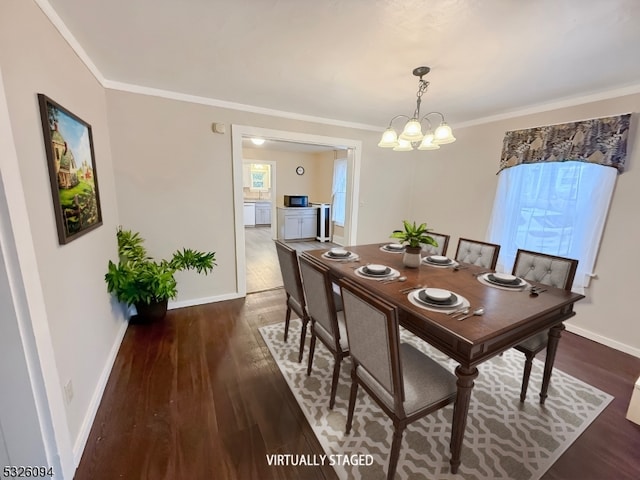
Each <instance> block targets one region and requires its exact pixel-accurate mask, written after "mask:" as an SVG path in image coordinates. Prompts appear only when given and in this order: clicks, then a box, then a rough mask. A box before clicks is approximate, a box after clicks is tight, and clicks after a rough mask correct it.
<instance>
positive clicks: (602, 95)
mask: <svg viewBox="0 0 640 480" xmlns="http://www.w3.org/2000/svg"><path fill="white" fill-rule="evenodd" d="M34 1H35V3H36V4H37V5H38V6H39V7H40V9H41V10H42V11H43V13H44V14H45V15H46V16H47V17H48V18H49V20H50V21H51V23H52V24H53V26H54V27H55V28H56V29H57V30H58V31H59V32H60V35H62V37H63V38H64V39H65V40H66V42H67V43H68V44H69V46H70V47H71V48H72V49H73V51H74V52H75V53H76V54H77V55H78V57H79V58H80V60H81V61H82V62H83V63H84V64H85V65H86V67H87V68H88V69H89V71H90V72H91V73H92V74H93V76H94V77H95V78H96V80H97V81H98V82H99V83H100V84H101V85H102V86H103V87H104V88H108V89H110V90H118V91H123V92H129V93H137V94H140V95H149V96H154V97H161V98H167V99H170V100H178V101H182V102H188V103H196V104H200V105H208V106H212V107H219V108H228V109H231V110H239V111H242V112H250V113H256V114H261V115H269V116H273V117H281V118H288V119H292V120H300V121H304V122H312V123H320V124H324V125H333V126H337V127H345V128H354V129H358V130H367V131H372V132H381V131H383V130H384V129H385V128H386V127H384V126H375V125H369V124H365V123H356V122H347V121H343V120H336V119H331V118H324V117H315V116H313V115H303V114H300V113H294V112H287V111H284V110H276V109H271V108H264V107H258V106H256V105H247V104H243V103H235V102H228V101H225V100H218V99H215V98H209V97H200V96H197V95H189V94H185V93H180V92H173V91H169V90H161V89H157V88H151V87H145V86H141V85H133V84H129V83H124V82H118V81H114V80H108V79H106V78H105V77H104V75H102V72H100V70H99V69H98V67H96V65H95V64H94V63H93V61H92V60H91V58H90V57H89V55H88V54H87V52H85V50H84V49H83V48H82V46H81V45H80V43H79V42H78V41H77V40H76V38H75V37H74V36H73V34H72V33H71V31H70V30H69V29H68V28H67V26H66V25H65V23H64V22H63V21H62V19H61V18H60V17H59V16H58V14H57V13H56V11H55V10H54V9H53V7H52V6H51V4H50V3H49V2H48V0H34ZM636 93H640V84H635V85H629V86H626V87H620V88H614V89H611V90H603V91H600V92H595V93H591V94H588V95H581V96H577V97H568V98H563V99H558V100H554V101H551V102H546V103H540V104H535V105H530V106H528V107H525V108H522V109H517V110H510V111H506V112H504V113H499V114H497V115H490V116H487V117H480V118H476V119H473V120H468V121H464V122H460V123H455V124H453V125H454V126H455V128H466V127H472V126H476V125H482V124H486V123H492V122H499V121H501V120H508V119H511V118H516V117H522V116H525V115H532V114H536V113H543V112H548V111H551V110H557V109H560V108H567V107H575V106H577V105H582V104H585V103H592V102H597V101H600V100H609V99H612V98H616V97H622V96H625V95H633V94H636Z"/></svg>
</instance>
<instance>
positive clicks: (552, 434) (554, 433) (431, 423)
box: [260, 319, 613, 480]
mask: <svg viewBox="0 0 640 480" xmlns="http://www.w3.org/2000/svg"><path fill="white" fill-rule="evenodd" d="M283 332H284V325H283V324H273V325H267V326H264V327H261V328H260V333H261V334H262V337H263V338H264V340H265V342H266V344H267V346H268V347H269V350H270V351H271V354H272V355H273V358H274V359H275V361H276V363H277V364H278V367H279V368H280V371H281V372H282V374H283V375H284V377H285V379H286V381H287V383H288V385H289V387H290V388H291V391H292V392H293V394H294V396H295V398H296V400H297V401H298V404H299V405H300V408H301V409H302V411H303V412H304V414H305V416H306V417H307V420H308V421H309V423H310V425H311V427H312V428H313V431H314V432H315V434H316V435H317V437H318V439H319V441H320V443H321V445H322V446H323V448H324V451H325V453H326V458H323V457H324V456H320V455H317V456H301V455H297V452H284V453H285V454H288V455H284V456H281V457H279V458H276V457H269V458H268V459H267V461H269V462H271V463H273V462H280V464H286V462H289V464H296V465H300V464H302V465H309V468H313V465H314V464H315V465H318V464H321V463H322V464H324V463H326V464H330V465H332V466H333V468H334V469H335V471H336V472H337V474H338V476H339V477H340V478H342V479H366V480H373V479H383V478H386V470H387V461H388V458H389V451H390V449H391V439H392V434H393V425H392V423H391V421H390V420H389V418H388V417H387V416H386V415H385V414H384V412H383V411H382V410H381V409H380V408H379V407H378V406H377V405H376V404H375V403H374V402H373V401H372V400H371V398H370V397H369V396H368V395H367V394H366V393H365V392H364V391H363V389H362V388H360V389H359V394H358V400H357V402H356V409H355V414H354V421H353V428H352V430H351V433H350V434H349V435H345V433H344V427H345V422H346V417H347V407H348V402H349V388H350V385H351V379H350V370H351V361H350V359H349V358H346V359H345V360H344V361H343V362H342V369H341V372H340V381H339V385H338V392H337V396H336V404H335V407H334V409H333V411H331V410H329V391H330V387H331V372H332V368H333V358H332V357H331V355H330V353H329V352H328V350H327V349H326V348H325V346H324V345H323V344H322V343H321V342H319V341H318V342H316V353H315V357H314V366H313V371H312V373H311V376H310V377H307V375H306V362H307V360H308V356H307V354H308V351H309V350H308V343H309V336H310V335H309V334H307V348H306V350H305V356H304V359H303V361H302V363H297V356H298V353H297V351H298V350H297V344H298V342H297V340H296V339H299V338H300V333H299V332H300V322H299V320H297V319H296V320H293V319H292V321H291V326H290V331H289V342H288V343H284V341H283ZM401 340H402V341H403V342H408V343H411V344H413V345H415V346H416V347H417V348H419V349H420V350H422V351H424V352H426V353H427V354H429V355H430V356H431V357H432V358H433V359H434V360H436V361H438V362H440V363H441V364H442V365H445V366H446V367H447V368H448V369H449V370H450V371H452V372H453V370H454V369H455V367H456V363H455V362H454V361H452V360H450V359H449V358H448V357H446V356H445V355H443V354H441V353H440V352H438V351H437V350H435V349H433V348H432V347H430V346H429V345H428V344H426V343H425V342H423V341H421V340H420V339H418V338H417V337H415V336H413V335H412V334H411V333H409V332H407V331H405V330H403V329H401ZM561 345H562V343H561ZM523 362H524V356H523V355H522V354H520V353H519V352H516V351H514V350H513V349H512V350H509V351H507V352H505V353H504V355H502V356H499V357H496V358H494V359H492V360H490V361H488V362H485V363H483V364H481V365H480V366H479V367H478V370H479V371H480V375H479V376H478V378H477V379H476V382H475V387H474V389H473V392H472V398H471V405H470V407H469V415H468V419H467V428H466V431H465V437H464V444H463V450H462V463H461V465H460V468H459V470H458V474H456V475H454V474H451V473H450V470H449V458H450V454H449V441H450V438H451V417H452V414H453V406H451V405H450V406H448V407H445V408H443V409H440V410H438V411H437V412H435V413H433V414H432V415H428V416H427V417H424V418H422V419H421V420H418V421H416V422H414V423H412V424H410V425H409V426H408V427H407V429H406V430H405V432H404V437H403V441H402V447H401V450H400V458H399V460H398V469H397V473H396V478H399V479H425V478H428V479H464V480H470V479H491V480H497V479H505V480H507V479H508V480H536V479H539V478H540V477H541V476H542V474H544V472H545V471H546V470H547V469H548V468H549V467H550V466H551V465H552V464H553V463H554V462H555V461H556V460H557V459H558V458H559V457H560V455H562V453H563V452H564V451H565V450H566V449H567V448H568V447H569V446H570V445H571V443H572V442H573V441H575V439H576V438H578V436H579V435H580V434H581V433H582V432H583V431H584V430H585V429H586V428H587V427H588V426H589V424H590V423H591V422H592V421H593V420H594V419H595V418H596V417H597V416H598V415H599V414H600V412H602V411H603V410H604V408H605V407H606V406H607V405H608V404H609V402H611V400H612V399H613V397H612V396H611V395H609V394H607V393H604V392H602V391H600V390H598V389H596V388H593V387H591V386H590V385H587V384H586V383H584V382H582V381H580V380H578V379H576V378H573V377H571V376H569V375H567V374H565V373H563V372H561V371H559V370H557V369H554V372H553V376H552V379H551V384H550V386H549V396H548V398H547V401H546V403H545V405H544V406H542V405H540V403H539V402H538V392H539V391H540V384H541V382H542V368H543V362H542V361H539V360H536V361H535V362H534V366H533V370H532V372H531V380H530V383H529V392H528V395H527V396H528V398H527V401H526V402H525V403H524V404H521V403H520V401H519V397H520V382H521V379H522V369H523Z"/></svg>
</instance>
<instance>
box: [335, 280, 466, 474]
mask: <svg viewBox="0 0 640 480" xmlns="http://www.w3.org/2000/svg"><path fill="white" fill-rule="evenodd" d="M340 285H341V287H342V301H343V303H344V312H345V322H346V326H347V334H348V336H349V347H350V349H351V359H352V370H351V394H350V396H349V412H348V414H347V424H346V433H347V434H348V433H349V432H350V431H351V427H352V423H353V412H354V409H355V403H356V397H357V395H358V386H359V385H361V386H362V387H363V388H364V390H365V391H366V392H367V393H368V394H369V395H370V396H371V397H372V398H373V400H374V401H375V402H376V403H377V404H378V405H379V406H380V408H381V409H382V410H383V411H384V412H385V413H386V414H387V415H388V416H389V417H390V418H391V420H392V421H393V427H394V433H393V442H392V444H391V453H390V454H389V465H388V467H387V479H392V478H393V477H394V475H395V471H396V466H397V464H398V457H399V454H400V446H401V444H402V435H403V433H404V430H405V428H406V427H407V425H408V424H409V423H411V422H413V421H414V420H417V419H419V418H421V417H424V416H425V415H429V414H430V413H432V412H434V411H436V410H438V409H440V408H442V407H444V406H446V405H448V404H450V403H452V402H454V401H455V398H456V392H457V387H456V376H455V375H453V374H452V373H451V372H449V371H448V370H446V369H445V368H444V367H442V366H440V365H439V364H438V363H437V362H435V361H434V360H433V359H431V358H430V357H428V356H427V355H425V354H423V353H422V352H420V351H419V350H417V349H416V348H415V347H413V346H412V345H409V344H408V343H401V342H400V331H399V327H398V309H397V307H394V306H393V305H390V304H389V303H387V302H385V301H384V300H382V299H381V298H379V297H375V296H373V295H371V294H369V293H368V292H366V291H365V290H363V289H361V288H360V287H359V286H357V285H356V284H355V283H352V282H350V281H349V280H348V279H342V280H341V281H340Z"/></svg>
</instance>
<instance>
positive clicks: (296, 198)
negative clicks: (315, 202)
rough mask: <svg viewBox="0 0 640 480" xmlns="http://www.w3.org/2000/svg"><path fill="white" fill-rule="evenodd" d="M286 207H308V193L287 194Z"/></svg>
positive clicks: (285, 198)
mask: <svg viewBox="0 0 640 480" xmlns="http://www.w3.org/2000/svg"><path fill="white" fill-rule="evenodd" d="M284 206H285V207H308V206H309V197H308V196H307V195H285V196H284Z"/></svg>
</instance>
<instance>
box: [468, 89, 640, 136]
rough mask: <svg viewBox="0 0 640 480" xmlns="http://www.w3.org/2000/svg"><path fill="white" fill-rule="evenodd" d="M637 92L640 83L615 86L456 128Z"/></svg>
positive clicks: (472, 121)
mask: <svg viewBox="0 0 640 480" xmlns="http://www.w3.org/2000/svg"><path fill="white" fill-rule="evenodd" d="M637 93H640V84H636V85H629V86H626V87H620V88H614V89H611V90H603V91H600V92H596V93H590V94H588V95H581V96H577V97H567V98H563V99H558V100H553V101H552V102H547V103H539V104H536V105H530V106H528V107H525V108H522V109H518V110H510V111H508V112H504V113H499V114H497V115H490V116H488V117H481V118H477V119H475V120H469V121H466V122H461V123H456V124H455V127H456V128H465V127H473V126H476V125H482V124H485V123H492V122H499V121H501V120H509V119H511V118H516V117H523V116H525V115H533V114H536V113H544V112H549V111H551V110H558V109H560V108H568V107H576V106H578V105H584V104H586V103H593V102H599V101H601V100H611V99H612V98H617V97H624V96H626V95H634V94H637Z"/></svg>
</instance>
